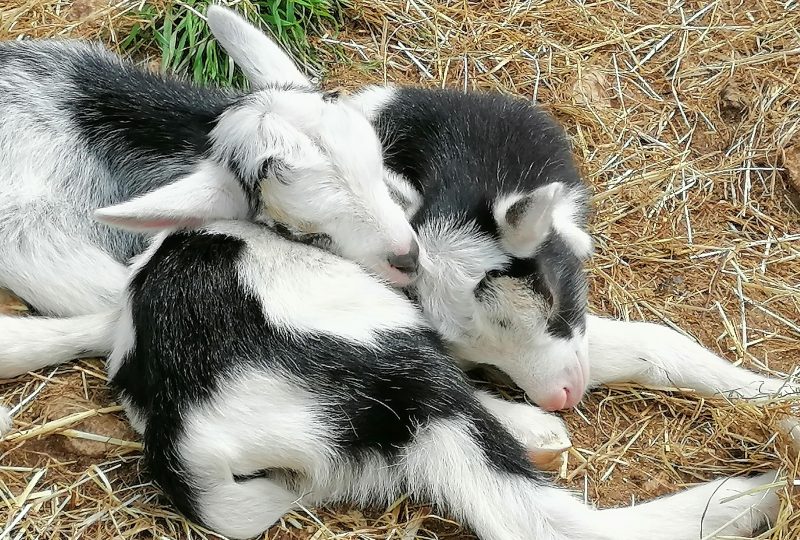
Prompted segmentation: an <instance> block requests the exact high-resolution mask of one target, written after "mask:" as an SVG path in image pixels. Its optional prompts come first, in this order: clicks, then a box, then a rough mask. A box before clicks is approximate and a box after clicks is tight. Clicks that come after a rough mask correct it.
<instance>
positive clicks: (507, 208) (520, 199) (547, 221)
mask: <svg viewBox="0 0 800 540" xmlns="http://www.w3.org/2000/svg"><path fill="white" fill-rule="evenodd" d="M563 196H564V184H562V183H561V182H553V183H551V184H547V185H546V186H542V187H540V188H538V189H536V190H535V191H533V192H532V193H527V194H524V195H519V194H517V195H510V196H506V197H501V198H500V199H498V200H497V201H496V202H495V204H494V219H495V221H496V222H497V225H498V226H499V228H500V236H501V240H502V242H503V245H504V246H505V248H506V249H507V250H508V252H509V253H510V254H512V255H513V256H515V257H521V258H528V257H532V256H533V255H534V253H536V250H537V249H539V247H540V246H541V245H542V243H544V241H545V240H546V239H547V235H548V234H549V233H550V229H551V228H552V227H553V216H554V213H555V210H556V204H557V203H558V202H559V200H560V199H562V198H563Z"/></svg>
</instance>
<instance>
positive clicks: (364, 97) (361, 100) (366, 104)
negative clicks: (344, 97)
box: [348, 85, 397, 121]
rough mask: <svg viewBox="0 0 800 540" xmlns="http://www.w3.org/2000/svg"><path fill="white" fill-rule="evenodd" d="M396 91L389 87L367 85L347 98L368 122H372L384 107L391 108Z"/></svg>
mask: <svg viewBox="0 0 800 540" xmlns="http://www.w3.org/2000/svg"><path fill="white" fill-rule="evenodd" d="M396 92H397V90H396V89H395V88H393V87H392V86H391V85H388V86H378V85H369V86H365V87H364V88H361V89H360V90H359V91H358V92H356V93H355V94H353V95H352V96H350V97H349V98H348V100H349V101H350V102H351V103H353V105H354V106H356V107H358V109H359V110H360V111H361V114H363V115H364V116H365V117H366V118H367V119H368V120H370V121H372V120H375V118H376V117H377V116H378V114H379V113H380V112H381V110H383V109H384V108H385V107H388V106H391V102H392V100H393V99H394V97H395V94H396Z"/></svg>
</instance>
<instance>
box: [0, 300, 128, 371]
mask: <svg viewBox="0 0 800 540" xmlns="http://www.w3.org/2000/svg"><path fill="white" fill-rule="evenodd" d="M116 321H117V314H116V312H115V311H109V312H103V313H99V314H96V315H83V316H78V317H70V318H65V319H50V318H45V317H5V316H0V377H3V378H5V377H15V376H17V375H19V374H21V373H25V372H26V371H33V370H36V369H41V368H43V367H45V366H50V365H55V364H60V363H62V362H66V361H68V360H72V359H74V358H77V357H80V356H103V355H105V354H108V353H109V352H110V351H111V347H112V334H113V329H114V325H115V324H116Z"/></svg>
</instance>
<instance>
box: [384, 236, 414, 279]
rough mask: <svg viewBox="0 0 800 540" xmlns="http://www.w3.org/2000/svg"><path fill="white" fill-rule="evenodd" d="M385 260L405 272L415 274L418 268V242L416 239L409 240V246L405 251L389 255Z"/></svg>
mask: <svg viewBox="0 0 800 540" xmlns="http://www.w3.org/2000/svg"><path fill="white" fill-rule="evenodd" d="M387 261H388V263H389V264H391V265H392V266H393V267H394V268H396V269H397V270H400V271H401V272H403V273H405V274H415V273H416V272H417V270H418V269H419V244H417V241H416V240H411V246H409V248H408V251H407V252H406V253H403V254H402V255H398V254H393V255H390V256H389V257H388V258H387Z"/></svg>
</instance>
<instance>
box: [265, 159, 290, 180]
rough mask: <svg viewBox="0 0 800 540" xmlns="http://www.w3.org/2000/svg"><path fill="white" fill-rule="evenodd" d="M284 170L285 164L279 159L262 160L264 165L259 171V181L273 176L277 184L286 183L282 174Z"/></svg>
mask: <svg viewBox="0 0 800 540" xmlns="http://www.w3.org/2000/svg"><path fill="white" fill-rule="evenodd" d="M284 169H285V163H284V162H283V161H281V160H280V159H278V158H276V157H273V156H270V157H268V158H267V159H265V160H264V163H262V164H261V169H260V170H259V175H260V176H259V177H260V178H261V179H265V178H269V177H270V176H274V177H275V178H277V179H278V182H281V183H283V184H286V183H288V182H287V180H286V175H284V174H282V173H283V172H285V171H284Z"/></svg>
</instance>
